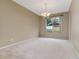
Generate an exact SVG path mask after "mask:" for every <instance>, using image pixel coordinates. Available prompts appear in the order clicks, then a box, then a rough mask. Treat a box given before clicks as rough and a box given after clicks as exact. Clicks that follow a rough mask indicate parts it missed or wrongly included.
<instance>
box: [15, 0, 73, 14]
mask: <svg viewBox="0 0 79 59" xmlns="http://www.w3.org/2000/svg"><path fill="white" fill-rule="evenodd" d="M14 1H15V2H16V3H18V4H20V5H21V6H23V7H25V8H27V9H29V10H30V11H32V12H34V13H36V14H37V15H41V13H42V12H44V8H45V3H47V10H48V12H50V13H51V14H55V13H61V12H68V11H69V8H70V5H71V1H72V0H14Z"/></svg>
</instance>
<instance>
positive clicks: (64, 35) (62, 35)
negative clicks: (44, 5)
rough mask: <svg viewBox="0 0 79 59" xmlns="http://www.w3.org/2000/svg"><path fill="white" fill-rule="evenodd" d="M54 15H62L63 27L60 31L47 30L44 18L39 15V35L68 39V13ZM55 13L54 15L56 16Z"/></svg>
mask: <svg viewBox="0 0 79 59" xmlns="http://www.w3.org/2000/svg"><path fill="white" fill-rule="evenodd" d="M56 15H63V19H62V21H63V24H62V25H63V27H62V32H60V33H59V32H52V33H50V32H47V31H46V29H45V19H44V18H43V17H40V32H39V33H40V37H51V38H59V39H68V24H69V23H68V22H69V20H68V19H69V17H68V13H63V14H56ZM56 15H55V16H56Z"/></svg>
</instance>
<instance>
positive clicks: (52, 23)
mask: <svg viewBox="0 0 79 59" xmlns="http://www.w3.org/2000/svg"><path fill="white" fill-rule="evenodd" d="M45 19H46V31H47V32H61V25H62V19H61V17H60V16H57V17H52V18H48V17H46V18H45Z"/></svg>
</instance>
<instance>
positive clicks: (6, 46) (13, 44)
mask: <svg viewBox="0 0 79 59" xmlns="http://www.w3.org/2000/svg"><path fill="white" fill-rule="evenodd" d="M35 39H37V38H31V39H27V40H23V41H18V42H15V43H12V44H7V45H5V46H3V47H0V50H2V49H6V48H9V47H12V46H15V45H17V44H20V43H22V42H30V41H32V40H35Z"/></svg>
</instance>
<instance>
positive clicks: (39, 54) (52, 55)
mask: <svg viewBox="0 0 79 59" xmlns="http://www.w3.org/2000/svg"><path fill="white" fill-rule="evenodd" d="M0 59H77V58H76V57H75V55H74V53H73V51H72V46H71V45H70V43H69V42H68V40H60V39H52V38H38V39H33V40H28V41H27V40H26V41H23V42H20V43H18V44H16V45H13V46H11V47H8V48H5V49H1V50H0Z"/></svg>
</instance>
